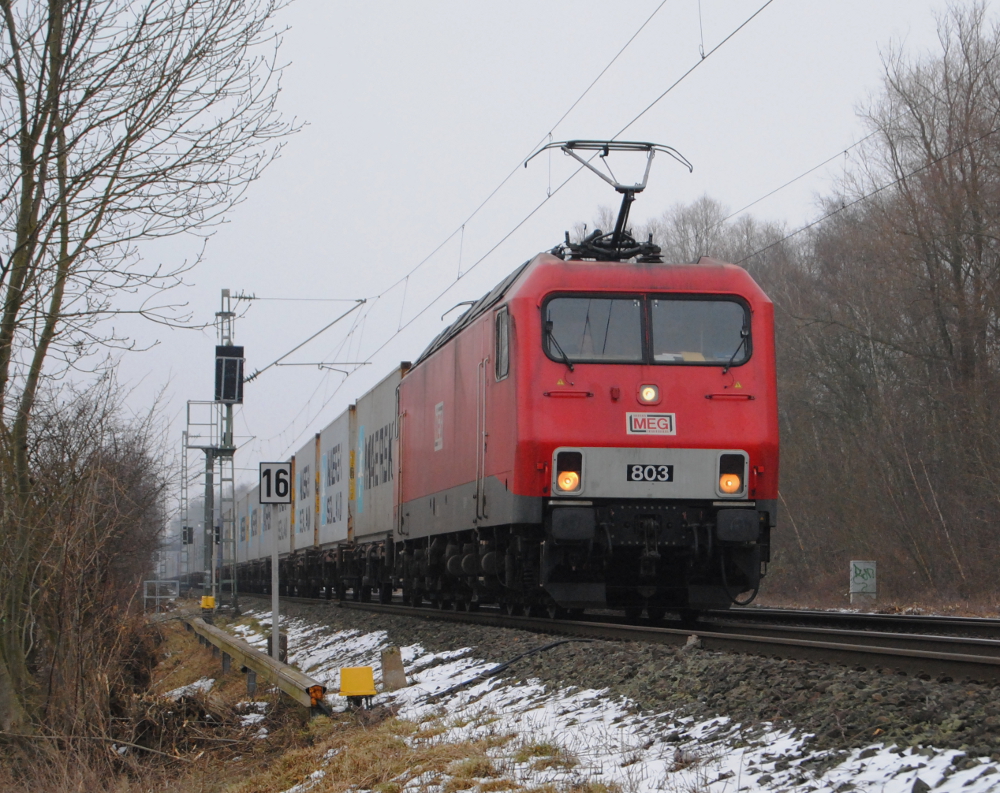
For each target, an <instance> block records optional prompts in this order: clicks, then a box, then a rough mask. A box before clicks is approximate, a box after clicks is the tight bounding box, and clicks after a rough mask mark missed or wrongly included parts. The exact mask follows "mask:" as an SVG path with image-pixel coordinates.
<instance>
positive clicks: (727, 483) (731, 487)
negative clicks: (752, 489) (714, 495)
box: [719, 474, 743, 495]
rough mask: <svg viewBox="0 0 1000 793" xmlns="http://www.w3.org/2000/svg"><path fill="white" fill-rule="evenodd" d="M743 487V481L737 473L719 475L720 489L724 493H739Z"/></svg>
mask: <svg viewBox="0 0 1000 793" xmlns="http://www.w3.org/2000/svg"><path fill="white" fill-rule="evenodd" d="M742 488H743V483H742V482H741V481H740V478H739V476H737V475H736V474H723V475H722V476H720V477H719V490H721V491H722V492H723V493H729V494H730V495H732V494H733V493H739V492H740V490H741V489H742Z"/></svg>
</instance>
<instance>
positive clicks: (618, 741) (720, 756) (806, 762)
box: [171, 611, 1000, 793]
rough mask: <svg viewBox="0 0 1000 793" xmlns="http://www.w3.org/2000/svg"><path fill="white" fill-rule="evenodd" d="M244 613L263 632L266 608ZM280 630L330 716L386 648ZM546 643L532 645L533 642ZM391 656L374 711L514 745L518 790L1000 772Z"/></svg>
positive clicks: (913, 792) (832, 786)
mask: <svg viewBox="0 0 1000 793" xmlns="http://www.w3.org/2000/svg"><path fill="white" fill-rule="evenodd" d="M250 616H253V617H255V618H256V619H257V620H258V621H259V624H260V625H262V626H264V627H269V626H270V611H258V612H251V613H250ZM283 628H284V629H285V630H286V631H287V632H288V646H289V648H290V653H289V662H290V663H292V664H294V665H295V666H297V667H298V668H299V669H302V670H303V671H304V672H307V673H308V674H309V675H311V676H312V677H314V678H316V679H317V680H320V681H321V682H323V683H325V684H326V686H327V689H328V691H329V692H330V695H329V699H330V700H332V701H333V702H334V703H335V708H343V704H342V703H338V702H337V700H338V699H339V698H338V697H337V695H336V692H337V691H338V690H339V683H340V680H339V670H340V668H341V667H348V666H371V667H372V668H373V669H374V670H375V675H376V685H377V684H378V682H379V679H378V676H379V671H380V651H381V650H382V649H384V648H385V647H387V646H388V645H389V641H388V637H387V634H386V633H385V632H384V631H373V632H370V633H364V632H361V631H336V630H334V629H333V628H331V627H329V626H324V625H316V624H312V623H309V622H306V621H304V620H301V619H296V618H292V619H288V620H286V621H285V623H284V625H283ZM235 629H236V631H237V632H238V633H239V634H240V635H241V636H242V637H243V638H244V639H246V640H247V641H248V642H249V643H250V644H252V645H254V646H256V647H258V648H264V647H265V645H266V643H267V641H266V638H265V637H264V636H262V635H260V634H259V633H256V632H255V631H254V630H253V629H252V628H250V627H247V626H242V625H240V626H235ZM547 641H548V640H546V639H545V638H543V637H539V639H538V642H537V644H538V645H543V644H546V643H547ZM400 650H401V653H402V658H403V663H404V666H405V669H406V674H407V680H408V682H409V683H410V685H409V686H408V687H407V688H405V689H402V690H400V691H397V692H394V693H386V694H380V695H379V696H378V697H377V698H376V700H375V701H376V703H382V704H395V705H397V706H398V707H399V716H400V717H401V718H404V719H409V720H412V721H414V722H418V723H428V722H430V721H433V722H434V723H435V725H436V729H437V730H439V732H437V734H436V738H435V739H436V740H438V741H444V742H450V741H455V742H457V741H465V740H476V739H481V738H487V737H493V736H499V735H513V736H515V738H514V739H513V740H511V741H510V742H508V743H506V744H504V745H503V746H501V747H499V748H497V749H496V750H492V751H493V756H494V760H495V761H496V765H497V767H498V768H499V769H500V770H501V772H502V774H503V776H504V777H505V778H507V779H511V780H513V781H516V782H517V783H519V784H520V785H523V786H525V787H536V786H541V785H546V784H555V785H556V786H557V787H559V788H565V789H569V788H572V787H575V786H578V785H580V784H581V783H587V782H589V783H600V784H605V785H608V786H616V787H618V788H620V789H621V791H622V793H653V791H665V792H666V793H672V792H673V791H677V792H678V793H688V792H690V793H695V792H696V791H704V792H705V793H737V791H743V790H746V791H789V790H794V791H800V790H801V791H816V792H817V793H847V791H850V790H858V791H874V792H877V793H923V792H924V791H928V790H932V789H933V790H935V791H943V792H948V791H963V793H983V792H984V791H994V790H1000V773H998V770H1000V769H998V767H997V766H998V764H997V763H994V762H992V761H991V760H990V759H989V758H987V757H984V758H975V757H966V756H965V755H964V754H962V753H960V752H957V751H954V750H943V751H936V750H935V749H934V748H933V747H916V748H910V747H907V748H903V749H901V748H898V747H895V746H885V745H883V744H872V745H871V746H869V747H864V748H860V749H855V750H853V751H850V752H846V751H841V752H833V753H831V752H829V751H818V750H815V749H811V748H810V744H811V742H810V740H809V736H805V735H800V734H797V733H794V732H790V731H788V730H784V729H778V728H776V727H773V726H772V725H766V724H765V725H756V726H753V727H744V726H743V725H740V724H734V723H732V722H730V721H729V720H727V719H722V718H720V719H711V720H708V721H702V722H696V721H695V720H693V719H686V718H682V717H679V716H676V715H674V714H671V713H648V712H647V713H639V712H638V710H637V708H636V707H635V706H634V705H633V704H632V703H630V702H629V701H627V700H624V699H613V698H611V697H609V696H607V695H606V692H605V691H603V690H594V689H591V690H582V689H579V688H571V689H570V688H567V689H558V690H554V689H552V688H551V687H545V686H542V685H541V684H539V683H538V682H537V681H530V680H529V681H528V682H527V684H524V683H515V682H512V681H511V680H505V679H503V678H494V677H484V678H483V679H479V680H475V681H474V682H472V683H471V684H470V685H468V686H464V687H460V688H458V689H457V690H451V689H452V688H453V687H454V686H456V684H460V683H463V682H465V681H471V680H473V679H474V678H476V677H477V676H478V675H481V674H483V673H486V672H488V671H489V670H490V669H491V668H492V667H493V666H494V665H493V664H491V663H488V662H486V661H483V660H481V659H478V658H476V657H475V655H474V653H473V651H472V650H471V649H470V648H464V649H458V650H454V651H450V652H446V653H430V652H427V651H425V650H424V649H423V648H422V647H420V646H419V645H411V646H408V647H402V648H400ZM692 651H693V652H700V651H699V650H692ZM377 687H378V686H377ZM442 692H444V694H443V695H442ZM171 693H173V692H171ZM322 776H323V774H322V772H321V769H317V773H316V774H315V775H314V778H313V779H312V780H307V781H305V782H303V783H302V785H299V786H296V791H295V793H304V791H306V790H309V789H310V787H311V786H312V785H313V784H318V782H319V781H320V780H321V779H322ZM428 782H429V780H422V779H420V778H416V779H412V780H410V781H409V782H408V783H407V786H406V788H405V790H407V791H416V790H420V789H426V788H427V787H428ZM438 784H441V783H440V782H439V783H438Z"/></svg>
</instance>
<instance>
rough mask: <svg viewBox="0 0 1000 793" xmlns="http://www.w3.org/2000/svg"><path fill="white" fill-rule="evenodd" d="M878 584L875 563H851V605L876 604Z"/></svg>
mask: <svg viewBox="0 0 1000 793" xmlns="http://www.w3.org/2000/svg"><path fill="white" fill-rule="evenodd" d="M876 583H877V579H876V578H875V562H859V561H851V603H874V602H875V596H876V594H877V588H876Z"/></svg>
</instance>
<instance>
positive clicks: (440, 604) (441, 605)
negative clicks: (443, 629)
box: [434, 598, 451, 611]
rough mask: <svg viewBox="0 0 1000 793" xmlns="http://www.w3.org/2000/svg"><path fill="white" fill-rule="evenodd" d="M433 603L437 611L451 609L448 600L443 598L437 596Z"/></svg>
mask: <svg viewBox="0 0 1000 793" xmlns="http://www.w3.org/2000/svg"><path fill="white" fill-rule="evenodd" d="M434 605H435V606H437V608H438V610H439V611H451V601H450V600H445V599H444V598H438V599H437V601H436V602H435V603H434Z"/></svg>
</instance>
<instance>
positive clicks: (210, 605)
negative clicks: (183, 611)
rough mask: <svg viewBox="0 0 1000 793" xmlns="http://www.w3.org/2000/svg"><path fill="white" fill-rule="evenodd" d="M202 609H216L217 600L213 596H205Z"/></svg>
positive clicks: (202, 600)
mask: <svg viewBox="0 0 1000 793" xmlns="http://www.w3.org/2000/svg"><path fill="white" fill-rule="evenodd" d="M201 607H202V608H203V609H214V608H215V598H214V597H212V596H211V595H204V596H202V599H201Z"/></svg>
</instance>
